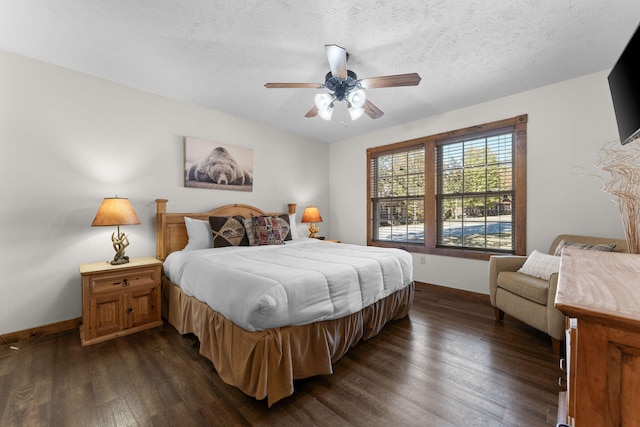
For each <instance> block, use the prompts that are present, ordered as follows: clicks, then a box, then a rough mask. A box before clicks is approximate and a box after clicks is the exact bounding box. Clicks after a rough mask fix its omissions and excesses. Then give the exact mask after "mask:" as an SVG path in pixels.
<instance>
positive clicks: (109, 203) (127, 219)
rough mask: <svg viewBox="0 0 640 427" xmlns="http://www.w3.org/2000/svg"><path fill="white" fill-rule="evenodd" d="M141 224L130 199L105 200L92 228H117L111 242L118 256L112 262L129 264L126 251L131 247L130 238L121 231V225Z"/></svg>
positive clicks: (114, 263)
mask: <svg viewBox="0 0 640 427" xmlns="http://www.w3.org/2000/svg"><path fill="white" fill-rule="evenodd" d="M137 224H140V219H139V218H138V215H136V211H135V210H133V206H131V202H129V199H123V198H119V197H109V198H105V199H104V200H103V201H102V204H101V205H100V208H99V209H98V213H96V217H95V218H94V219H93V223H91V226H114V225H115V226H117V227H118V231H117V234H116V233H113V234H112V235H111V241H112V242H113V249H114V250H115V251H116V255H115V257H114V258H113V261H111V264H113V265H117V264H126V263H128V262H129V257H128V256H126V255H125V254H124V250H125V248H126V247H127V246H129V236H128V235H127V234H124V232H121V231H120V226H121V225H137Z"/></svg>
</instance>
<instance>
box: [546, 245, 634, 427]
mask: <svg viewBox="0 0 640 427" xmlns="http://www.w3.org/2000/svg"><path fill="white" fill-rule="evenodd" d="M556 307H557V308H558V309H560V310H561V311H562V312H564V313H565V314H566V315H567V316H569V319H570V320H569V321H568V322H567V324H568V326H569V330H568V339H567V361H568V366H567V373H568V386H567V392H566V393H562V394H561V397H560V399H561V401H560V404H559V406H566V412H567V414H566V419H562V420H560V421H561V422H564V423H567V424H569V425H572V426H574V427H600V426H640V255H631V254H625V253H612V252H596V251H583V250H577V249H573V250H571V249H565V250H564V251H563V253H562V261H561V264H560V276H559V279H558V290H557V293H556Z"/></svg>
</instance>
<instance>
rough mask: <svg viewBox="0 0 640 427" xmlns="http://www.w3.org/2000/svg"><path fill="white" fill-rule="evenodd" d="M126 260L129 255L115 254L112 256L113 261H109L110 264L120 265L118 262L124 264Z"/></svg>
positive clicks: (127, 260)
mask: <svg viewBox="0 0 640 427" xmlns="http://www.w3.org/2000/svg"><path fill="white" fill-rule="evenodd" d="M128 262H129V257H128V256H126V255H124V256H121V257H118V255H116V256H115V257H114V258H113V261H111V263H110V264H111V265H120V264H126V263H128Z"/></svg>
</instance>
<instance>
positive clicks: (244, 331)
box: [156, 199, 415, 406]
mask: <svg viewBox="0 0 640 427" xmlns="http://www.w3.org/2000/svg"><path fill="white" fill-rule="evenodd" d="M166 205H167V200H166V199H157V200H156V210H157V230H156V238H157V258H158V259H160V260H162V261H163V262H164V264H165V272H164V273H165V274H163V278H162V281H163V283H162V300H163V304H162V313H163V317H164V318H165V319H167V320H168V322H169V323H170V324H171V325H172V326H173V327H175V329H176V330H177V331H178V332H179V333H180V334H189V333H191V334H194V335H195V336H196V337H197V338H198V339H199V341H200V354H202V355H203V356H204V357H206V358H207V359H209V360H210V361H211V362H212V363H213V365H214V367H215V369H216V371H217V372H218V375H219V376H220V378H221V379H222V380H223V381H225V382H226V383H228V384H230V385H233V386H235V387H237V388H239V389H240V390H241V391H242V392H244V393H245V394H247V395H249V396H253V397H255V398H256V399H259V400H263V399H266V400H267V404H268V406H272V405H273V404H274V403H276V402H277V401H279V400H281V399H283V398H286V397H287V396H290V395H292V394H293V392H294V381H295V380H298V379H303V378H308V377H312V376H316V375H326V374H331V373H332V372H333V369H332V364H333V363H335V362H336V361H338V360H339V359H340V358H341V357H342V356H344V355H345V354H346V353H347V351H348V350H349V348H350V347H352V346H354V345H356V343H357V342H358V341H360V340H367V339H370V338H372V337H374V336H376V335H377V334H378V333H379V332H380V330H381V329H382V328H383V327H384V325H385V324H387V323H388V322H389V321H391V320H397V319H401V318H403V317H406V316H407V315H408V313H409V310H410V308H411V305H412V303H413V296H414V291H415V289H414V283H413V278H412V272H411V268H412V266H411V264H410V262H411V261H410V256H409V258H408V259H409V261H407V257H406V256H405V255H403V254H400V252H402V251H399V250H395V251H398V252H397V253H393V254H390V253H387V252H385V250H382V249H380V248H372V247H366V246H356V245H344V244H340V243H328V242H322V241H318V240H317V239H308V238H307V239H305V238H300V239H294V240H291V241H288V242H285V244H284V245H274V246H271V247H264V246H261V247H253V246H251V247H249V246H247V247H245V248H236V247H232V248H215V249H198V250H195V251H192V252H193V253H194V254H197V260H195V261H194V260H189V261H188V262H186V263H185V264H184V265H185V266H181V267H180V268H179V269H178V270H175V264H176V263H177V261H175V260H176V259H180V258H184V257H187V256H191V254H187V253H185V252H189V251H184V250H183V249H185V247H186V246H187V245H188V244H191V243H190V239H189V237H188V233H187V225H186V224H185V218H188V219H187V220H186V221H187V222H188V223H189V224H192V223H193V220H196V221H197V220H199V221H201V222H202V221H208V219H209V218H210V217H236V218H238V217H242V218H252V217H276V216H282V215H283V213H267V212H264V211H262V210H261V209H258V208H256V207H253V206H249V205H244V204H234V205H226V206H222V207H220V208H217V209H214V210H212V211H209V212H202V213H184V212H183V213H168V212H167V211H166ZM295 209H296V205H295V204H290V205H289V212H288V213H286V214H284V215H289V218H290V219H292V220H293V219H294V218H295V215H294V214H295ZM295 226H296V225H295V223H294V224H291V227H292V228H294V227H295ZM190 232H191V234H192V235H193V232H192V229H190ZM293 234H294V235H295V233H293ZM276 246H277V247H276ZM291 251H294V252H296V253H298V254H302V255H300V256H302V260H299V259H295V260H293V261H292V258H291V256H292V255H291ZM360 251H370V252H363V253H361V252H360ZM272 254H274V255H272ZM275 254H277V255H275ZM363 254H364V255H363ZM391 255H393V256H399V257H398V260H396V261H393V260H392V259H391V258H390V256H391ZM271 256H274V257H276V259H277V260H276V261H273V262H274V265H278V264H277V263H279V262H284V263H285V264H284V267H278V268H276V270H282V271H290V269H289V268H288V266H289V265H293V264H295V266H301V267H298V270H299V271H302V270H304V271H305V272H306V271H307V270H308V271H311V272H312V273H313V272H314V270H315V269H316V264H314V263H316V262H317V263H320V264H325V265H331V266H332V267H331V268H332V269H333V271H329V272H323V271H320V272H319V273H317V272H316V273H314V274H312V276H313V277H315V276H320V277H324V278H325V280H327V282H328V283H329V289H331V291H330V292H328V293H329V294H331V295H333V294H338V293H340V292H336V291H335V289H339V288H338V287H337V285H336V284H338V283H342V282H344V281H346V279H343V273H342V272H344V275H345V276H346V275H354V276H356V277H357V278H358V279H357V280H360V281H362V282H366V281H367V280H371V281H374V279H373V278H372V279H369V278H368V276H367V273H366V271H367V270H365V269H364V267H363V266H364V265H365V264H362V263H363V262H364V261H365V258H367V259H368V258H371V259H372V260H375V259H380V260H382V261H380V262H381V264H380V265H383V266H384V268H382V267H381V269H382V270H383V271H384V274H383V276H384V278H383V279H384V282H385V283H387V284H386V285H379V286H378V288H384V289H385V290H384V292H385V293H384V294H382V293H381V292H383V291H382V290H378V291H374V292H369V291H366V292H365V291H364V290H362V291H361V293H360V294H358V295H359V296H358V297H357V298H350V299H349V301H350V302H348V303H335V302H333V301H331V302H330V304H332V305H333V311H332V312H325V313H321V314H320V317H319V318H318V319H317V320H313V318H312V317H308V316H307V313H306V312H305V310H302V311H303V312H304V313H303V314H304V315H300V313H297V314H296V313H295V312H294V310H293V309H291V312H289V311H288V310H289V309H284V310H279V309H273V310H271V311H268V312H267V315H264V313H262V315H259V316H256V315H253V316H252V315H248V316H244V317H243V316H241V315H239V314H235V312H233V311H230V310H229V309H228V307H227V306H226V305H221V304H222V302H223V301H222V300H224V299H225V298H227V296H226V292H227V290H225V291H224V292H220V291H217V292H218V293H217V294H216V293H215V292H216V291H212V290H207V292H208V293H207V294H206V295H205V294H198V293H197V291H194V290H192V289H191V288H190V285H189V283H190V282H189V280H186V281H185V282H184V283H183V284H182V286H183V287H181V286H180V283H174V282H173V281H172V280H171V279H173V280H174V281H176V282H180V281H182V280H185V277H186V278H187V279H189V278H190V277H200V276H204V275H205V273H200V272H199V271H200V270H196V266H198V268H200V266H199V265H200V264H202V266H203V267H205V268H213V267H210V266H209V263H208V261H207V260H208V259H212V260H215V261H216V262H218V263H219V264H220V263H221V264H223V268H226V270H227V271H226V273H216V275H215V277H216V278H218V282H220V284H222V282H233V286H232V287H236V286H237V287H240V288H241V289H244V288H242V286H245V284H244V279H242V278H240V279H236V278H235V276H227V274H230V273H231V271H230V270H244V268H242V269H240V268H235V267H233V265H235V264H237V263H238V262H239V261H238V259H240V260H242V259H245V258H247V257H248V258H247V259H251V260H252V261H250V262H248V264H247V265H249V264H250V265H251V269H252V270H251V271H249V272H246V271H241V272H239V273H240V274H241V275H243V276H249V279H248V280H247V281H252V279H251V278H252V277H255V282H256V285H257V284H259V283H263V282H264V283H266V284H268V286H267V285H263V286H264V287H265V289H267V288H268V289H269V290H271V289H272V288H273V289H276V290H279V289H280V288H282V283H284V282H286V283H287V284H288V283H289V282H292V283H298V282H297V281H296V280H297V278H294V279H291V278H289V279H291V280H288V281H286V280H285V279H278V280H280V281H281V282H279V284H278V285H277V286H276V285H273V286H272V285H271V282H273V279H272V278H271V277H266V278H258V275H257V274H256V273H257V269H258V267H257V264H259V263H260V262H262V261H263V259H266V258H265V257H271ZM296 256H299V255H296ZM351 256H353V257H354V258H353V259H355V260H358V262H353V265H351V266H344V265H338V264H337V260H338V259H343V258H344V259H347V258H349V257H351ZM220 257H228V258H220ZM315 258H318V260H316V259H315ZM256 259H257V260H258V261H255V260H256ZM221 260H224V261H221ZM269 260H271V258H269ZM270 262H271V261H270ZM382 262H384V263H386V264H382ZM407 262H408V265H407ZM307 263H308V268H307V267H306V266H307ZM358 263H361V264H362V265H359V264H358ZM396 263H397V264H398V265H399V266H400V267H397V266H396ZM247 269H249V268H248V267H247ZM395 270H400V272H401V273H402V275H403V276H402V277H397V278H395V275H396V274H399V273H397V272H396V271H395ZM174 271H179V272H180V274H177V273H175V272H174ZM195 271H198V273H194V272H195ZM351 271H354V272H355V273H353V272H351ZM207 274H209V273H207ZM234 274H235V273H234ZM268 274H269V273H265V276H268ZM170 277H171V278H170ZM207 277H209V276H207ZM223 277H232V278H227V279H226V280H222V279H221V278H223ZM332 277H333V278H334V279H332V280H333V281H332V282H330V281H329V279H327V278H332ZM236 280H237V283H238V285H236ZM241 280H242V281H241ZM400 282H402V283H400ZM305 283H306V282H305ZM389 283H391V285H390V284H389ZM226 284H227V285H229V283H226ZM216 286H217V285H216ZM246 286H249V284H248V283H247V284H246ZM305 286H307V285H306V284H305ZM341 286H342V285H341ZM206 289H209V288H206ZM227 289H229V288H227ZM247 289H248V288H247ZM292 289H294V293H295V289H296V288H295V287H293V288H292ZM304 289H307V288H304ZM311 289H315V288H313V286H312V287H311ZM318 289H319V288H318ZM363 289H364V288H363ZM246 292H247V295H251V291H246ZM274 292H275V291H274ZM279 292H280V291H279ZM263 293H264V292H262V291H261V295H262V294H263ZM280 293H282V292H280ZM209 294H211V295H209ZM303 294H310V295H315V294H314V292H313V291H308V292H307V291H305V292H304V293H303ZM316 294H317V295H319V296H318V300H319V301H320V300H322V298H323V296H322V295H324V294H322V292H321V291H318V292H316ZM321 294H322V295H321ZM387 294H388V295H387ZM287 295H288V296H289V298H288V299H286V298H285V299H286V301H287V303H288V304H294V303H293V302H292V301H295V298H292V297H291V293H289V294H287ZM331 295H330V296H329V298H333V296H331ZM196 296H197V297H196ZM229 298H230V297H229ZM269 298H271V299H273V298H278V296H277V295H275V294H273V295H270V296H269V297H268V298H267V299H265V298H264V297H263V298H262V300H260V301H258V303H257V305H258V306H260V305H264V301H265V300H267V301H271V299H269ZM305 298H306V299H310V298H307V297H304V298H303V299H305ZM314 298H315V297H314ZM246 299H250V297H247V298H246ZM359 299H360V301H359ZM207 300H208V301H209V303H207V302H205V301H207ZM311 302H312V303H313V301H311ZM216 304H217V305H216ZM225 304H226V303H225ZM358 304H360V305H362V307H359V306H358ZM231 305H233V304H231ZM316 305H318V306H322V307H325V308H326V307H327V303H322V304H320V302H318V303H317V304H316ZM347 306H349V307H347ZM214 307H215V308H214ZM354 307H355V309H356V310H355V311H354ZM225 310H226V311H225ZM237 311H238V312H239V313H244V311H243V310H237ZM276 311H282V312H286V314H287V316H284V317H283V319H284V320H278V317H277V316H276V315H275V314H273V316H272V315H271V313H275V312H276ZM330 311H331V310H330ZM351 311H354V312H351ZM232 319H234V320H235V321H233V320H232ZM310 319H311V320H310ZM241 325H242V326H241Z"/></svg>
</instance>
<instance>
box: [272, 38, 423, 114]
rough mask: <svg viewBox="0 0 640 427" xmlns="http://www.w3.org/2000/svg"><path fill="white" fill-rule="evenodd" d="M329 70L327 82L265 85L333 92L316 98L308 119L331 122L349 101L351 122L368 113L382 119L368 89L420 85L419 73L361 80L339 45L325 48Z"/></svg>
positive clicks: (319, 94)
mask: <svg viewBox="0 0 640 427" xmlns="http://www.w3.org/2000/svg"><path fill="white" fill-rule="evenodd" d="M324 47H325V51H326V53H327V60H328V62H329V69H330V70H331V71H329V72H328V73H327V75H326V76H325V79H324V83H267V84H265V85H264V86H265V87H267V88H270V89H273V88H310V89H329V91H331V93H318V94H317V95H316V96H315V98H314V101H315V102H314V104H315V105H314V106H313V108H311V110H309V111H308V112H307V114H305V117H315V116H320V117H321V118H323V119H324V120H331V115H332V114H333V107H334V103H335V102H336V101H346V102H347V104H348V108H349V115H350V116H351V120H357V119H359V118H360V117H361V116H362V114H363V113H366V114H367V115H368V116H369V117H371V118H372V119H377V118H380V117H382V115H383V114H384V113H383V112H382V110H380V109H379V108H378V107H376V106H375V105H374V104H373V103H372V102H371V101H369V100H368V99H367V96H366V94H365V93H364V89H376V88H382V87H396V86H416V85H418V84H419V83H420V80H422V79H421V78H420V76H419V75H418V73H409V74H395V75H391V76H380V77H369V78H365V79H359V80H358V76H357V75H356V73H354V72H353V71H351V70H347V59H348V57H349V55H348V53H347V51H346V50H345V49H344V48H343V47H340V46H337V45H335V44H328V45H325V46H324Z"/></svg>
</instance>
